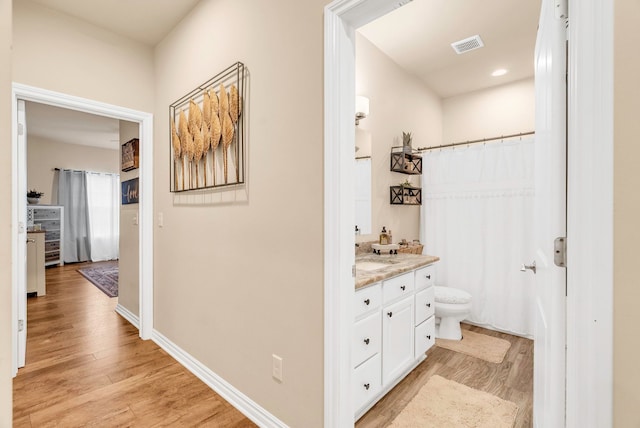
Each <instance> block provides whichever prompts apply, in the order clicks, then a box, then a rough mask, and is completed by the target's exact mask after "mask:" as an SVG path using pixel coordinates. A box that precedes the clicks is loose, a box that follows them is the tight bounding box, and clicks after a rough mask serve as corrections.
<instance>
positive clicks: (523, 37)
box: [27, 0, 540, 149]
mask: <svg viewBox="0 0 640 428" xmlns="http://www.w3.org/2000/svg"><path fill="white" fill-rule="evenodd" d="M33 1H35V2H36V3H39V4H41V5H43V6H45V7H48V8H52V9H55V10H58V11H60V12H63V13H66V14H68V15H71V16H74V17H76V18H78V19H82V20H84V21H87V22H89V23H91V24H94V25H97V26H99V27H102V28H105V29H107V30H110V31H113V32H115V33H118V34H121V35H123V36H126V37H128V38H131V39H133V40H136V41H139V42H141V43H144V44H147V45H149V46H155V45H156V44H157V43H159V42H160V41H161V40H162V39H163V38H164V37H165V36H166V35H167V34H169V33H170V32H171V30H172V29H173V28H174V27H175V26H176V25H177V24H178V23H179V22H180V21H181V20H182V19H183V18H184V17H185V16H186V15H187V14H188V13H189V12H190V11H191V10H192V9H193V7H194V6H195V5H196V4H197V3H198V2H199V0H180V1H176V0H133V1H132V0H109V1H104V0H84V1H78V0H33ZM539 11H540V0H518V1H515V0H510V1H505V0H482V1H479V0H413V1H412V2H410V3H408V4H407V5H405V6H403V7H401V8H399V9H396V10H395V11H393V12H391V13H389V14H387V15H386V16H384V17H382V18H380V19H378V20H376V21H374V22H372V23H370V24H368V25H366V26H364V27H362V28H360V29H359V30H358V31H359V32H360V33H361V34H362V35H363V36H365V37H366V38H367V39H369V40H370V41H371V42H372V43H373V44H374V45H376V46H378V48H379V49H380V50H382V51H383V52H384V53H385V54H386V55H387V56H389V57H390V58H391V59H392V60H394V61H395V62H396V63H397V64H399V65H400V66H401V67H402V68H404V69H405V70H406V71H407V72H409V73H411V74H413V75H415V76H417V77H419V78H420V79H422V80H423V81H424V82H425V84H426V85H427V86H428V87H430V88H431V89H432V90H434V91H435V92H436V93H437V94H438V95H439V96H440V97H442V98H447V97H451V96H454V95H457V94H461V93H465V92H470V91H474V90H478V89H483V88H488V87H491V86H497V85H501V84H505V83H508V82H512V81H516V80H520V79H523V78H528V77H531V76H533V52H534V46H535V39H536V30H537V26H538V15H539ZM475 34H479V35H480V36H481V37H482V39H483V41H484V44H485V47H484V48H481V49H477V50H474V51H471V52H469V53H466V54H463V55H457V54H456V53H455V52H454V51H453V49H452V48H451V46H450V44H451V43H453V42H456V41H458V40H461V39H464V38H467V37H470V36H473V35H475ZM496 68H506V69H508V70H509V73H507V74H506V75H504V76H502V77H498V78H495V77H491V76H490V74H491V72H492V71H493V70H495V69H496ZM27 120H28V122H27V130H28V132H29V134H30V135H35V136H40V137H44V138H48V139H50V140H54V141H60V142H66V143H71V144H85V145H93V146H96V147H109V148H112V149H117V148H118V144H119V141H118V140H119V135H118V133H119V131H118V129H119V123H118V120H115V119H110V118H105V117H100V116H95V115H90V114H86V113H80V112H76V111H71V110H65V109H60V108H57V107H51V106H46V105H43V104H36V103H28V106H27Z"/></svg>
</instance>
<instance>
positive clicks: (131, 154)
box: [121, 138, 140, 171]
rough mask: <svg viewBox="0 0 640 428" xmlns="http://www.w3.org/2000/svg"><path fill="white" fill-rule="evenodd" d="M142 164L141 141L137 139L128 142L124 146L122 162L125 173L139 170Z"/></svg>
mask: <svg viewBox="0 0 640 428" xmlns="http://www.w3.org/2000/svg"><path fill="white" fill-rule="evenodd" d="M139 163H140V150H139V141H138V139H137V138H134V139H132V140H129V141H127V142H126V143H124V144H123V145H122V162H121V169H122V170H123V171H131V170H132V169H136V168H138V166H139Z"/></svg>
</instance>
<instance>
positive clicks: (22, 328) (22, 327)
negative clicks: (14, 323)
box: [18, 320, 24, 331]
mask: <svg viewBox="0 0 640 428" xmlns="http://www.w3.org/2000/svg"><path fill="white" fill-rule="evenodd" d="M18 331H24V320H18Z"/></svg>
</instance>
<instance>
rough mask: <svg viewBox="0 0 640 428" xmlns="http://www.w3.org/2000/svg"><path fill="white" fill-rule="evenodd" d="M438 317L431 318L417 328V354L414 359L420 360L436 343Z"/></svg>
mask: <svg viewBox="0 0 640 428" xmlns="http://www.w3.org/2000/svg"><path fill="white" fill-rule="evenodd" d="M435 331H436V317H431V318H429V319H428V320H426V321H425V322H423V323H422V324H420V325H419V326H417V327H416V343H415V347H416V352H415V355H414V357H415V358H420V357H421V356H422V355H424V353H425V352H427V351H428V350H429V349H430V348H431V347H432V346H433V345H435V343H436V334H435Z"/></svg>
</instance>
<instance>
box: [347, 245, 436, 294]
mask: <svg viewBox="0 0 640 428" xmlns="http://www.w3.org/2000/svg"><path fill="white" fill-rule="evenodd" d="M438 260H440V257H435V256H427V255H419V254H397V255H388V254H387V255H380V256H379V255H376V254H371V253H369V254H360V255H357V256H356V281H355V286H356V290H357V289H359V288H362V287H366V286H367V285H371V284H373V283H376V282H378V281H382V280H384V279H387V278H391V277H392V276H396V275H400V274H401V273H405V272H409V271H411V270H414V269H417V268H420V267H422V266H426V265H430V264H431V263H435V262H437V261H438ZM367 262H369V263H384V264H386V265H387V266H385V267H381V268H380V269H376V270H364V269H358V263H367Z"/></svg>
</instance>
